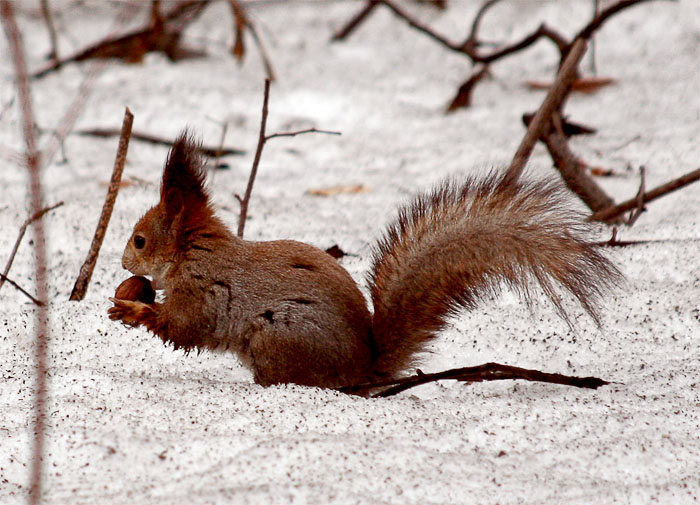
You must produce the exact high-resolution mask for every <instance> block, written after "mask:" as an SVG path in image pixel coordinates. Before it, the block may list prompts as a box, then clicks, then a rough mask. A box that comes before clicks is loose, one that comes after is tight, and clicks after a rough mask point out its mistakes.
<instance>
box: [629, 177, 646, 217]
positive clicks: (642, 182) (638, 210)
mask: <svg viewBox="0 0 700 505" xmlns="http://www.w3.org/2000/svg"><path fill="white" fill-rule="evenodd" d="M646 182H647V181H646V169H645V168H644V166H641V167H639V189H638V190H637V207H635V208H634V209H633V210H632V212H630V216H629V218H628V219H627V226H633V225H634V223H636V222H637V219H639V216H641V215H642V213H643V212H644V193H645V188H646Z"/></svg>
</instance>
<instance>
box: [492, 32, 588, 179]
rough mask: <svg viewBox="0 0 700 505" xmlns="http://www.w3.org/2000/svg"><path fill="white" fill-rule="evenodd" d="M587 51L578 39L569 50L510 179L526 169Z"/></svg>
mask: <svg viewBox="0 0 700 505" xmlns="http://www.w3.org/2000/svg"><path fill="white" fill-rule="evenodd" d="M585 53H586V41H585V40H583V39H578V40H577V41H576V42H575V43H574V45H573V47H572V48H571V50H570V51H569V54H568V55H567V57H566V59H565V60H564V64H563V65H562V66H561V69H560V70H559V73H558V74H557V78H556V79H555V81H554V83H553V84H552V87H551V88H550V89H549V91H548V92H547V96H545V98H544V101H543V102H542V105H541V106H540V108H539V110H538V111H537V113H536V114H535V117H534V118H533V119H532V121H531V122H530V126H529V127H528V129H527V133H525V137H524V138H523V140H522V142H521V143H520V146H519V147H518V150H517V151H516V152H515V156H513V161H511V163H510V166H509V167H508V171H507V173H506V176H505V177H506V178H507V179H508V180H510V181H513V182H514V181H517V180H518V178H520V174H522V172H523V170H524V169H525V165H526V164H527V160H528V159H529V158H530V154H531V153H532V150H533V149H534V148H535V144H536V143H537V141H538V140H539V139H540V138H541V137H542V136H543V135H544V134H545V133H546V132H547V130H548V129H549V128H550V127H551V126H550V124H551V117H552V113H553V112H554V111H555V110H561V108H562V105H563V102H564V99H565V98H566V96H567V95H568V93H569V88H570V87H571V83H572V82H573V81H574V79H576V74H577V71H576V69H577V68H578V64H579V62H580V61H581V58H583V55H584V54H585Z"/></svg>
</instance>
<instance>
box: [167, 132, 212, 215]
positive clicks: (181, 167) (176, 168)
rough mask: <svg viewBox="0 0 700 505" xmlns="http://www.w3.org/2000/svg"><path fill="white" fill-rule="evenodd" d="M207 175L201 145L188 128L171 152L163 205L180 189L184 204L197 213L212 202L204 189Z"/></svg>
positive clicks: (168, 160)
mask: <svg viewBox="0 0 700 505" xmlns="http://www.w3.org/2000/svg"><path fill="white" fill-rule="evenodd" d="M205 179H206V172H205V170H204V162H203V160H202V158H201V156H200V155H199V142H198V141H197V140H195V138H194V137H193V136H192V134H190V132H189V131H188V130H187V129H185V130H184V131H183V132H182V133H181V134H180V135H179V136H178V137H177V139H176V140H175V143H174V144H173V147H172V148H171V149H170V152H169V153H168V159H167V161H166V162H165V169H164V170H163V181H162V183H161V187H160V198H161V202H163V203H166V202H167V200H168V195H169V194H171V193H172V190H176V191H177V192H179V193H180V194H181V195H182V203H183V205H184V207H185V208H186V209H187V210H188V211H197V210H199V209H201V208H202V207H205V206H206V205H207V202H208V195H207V191H206V189H205V188H204V181H205Z"/></svg>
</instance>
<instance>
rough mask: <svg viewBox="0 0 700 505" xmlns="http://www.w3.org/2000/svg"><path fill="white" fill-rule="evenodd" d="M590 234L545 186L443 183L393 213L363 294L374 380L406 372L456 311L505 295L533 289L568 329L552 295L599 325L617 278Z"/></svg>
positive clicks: (553, 187) (499, 180) (491, 179)
mask: <svg viewBox="0 0 700 505" xmlns="http://www.w3.org/2000/svg"><path fill="white" fill-rule="evenodd" d="M588 232H589V225H588V224H587V223H586V222H585V221H584V218H583V216H581V215H580V214H579V213H577V212H574V211H573V210H571V208H570V206H569V205H567V203H566V199H565V195H564V193H563V191H562V190H560V189H559V188H558V185H557V184H555V183H553V182H551V181H528V182H504V179H503V177H502V175H500V174H497V173H492V174H491V175H490V176H488V177H486V178H483V179H476V178H471V179H468V180H467V181H465V182H462V183H456V182H446V183H443V184H442V185H440V186H438V187H437V188H436V189H434V190H433V191H432V192H429V193H426V194H425V195H423V196H421V197H419V198H417V199H416V200H414V201H413V202H412V203H410V204H409V205H408V206H406V207H404V208H403V209H401V210H400V211H399V215H398V217H397V218H396V220H395V222H394V223H393V224H391V225H390V226H389V228H388V230H387V231H386V233H385V235H384V237H383V238H382V239H381V240H380V241H379V243H378V244H377V246H376V247H375V251H374V259H373V266H372V269H371V272H370V278H369V285H370V292H371V296H372V302H373V305H374V318H373V323H372V330H373V334H374V338H375V340H376V345H377V350H378V358H377V361H376V363H375V368H376V370H377V372H378V373H379V375H387V376H393V375H396V374H397V373H399V372H400V371H403V370H406V369H407V368H408V367H410V365H411V364H412V362H413V360H414V358H415V357H416V354H417V353H419V352H420V351H422V350H423V349H424V347H425V345H426V343H427V342H429V341H430V340H431V339H433V338H434V337H435V335H436V333H437V332H438V331H440V330H441V329H442V328H443V327H444V325H445V323H446V321H447V319H448V318H449V317H450V316H451V315H454V314H455V312H456V311H458V310H459V309H461V308H466V309H473V308H474V307H475V306H476V305H477V303H478V302H479V301H480V300H481V299H482V298H484V297H487V296H490V295H493V294H494V293H497V292H498V291H499V290H500V289H501V286H504V285H505V286H507V287H509V288H511V289H514V290H515V291H517V292H519V293H520V294H521V295H523V298H524V299H525V300H526V301H528V302H529V300H530V290H531V288H532V287H533V285H535V284H538V285H539V286H540V287H541V288H542V290H543V291H544V293H545V294H546V295H547V296H548V297H549V299H550V300H551V301H552V302H553V303H554V305H555V307H556V308H557V311H558V312H559V314H560V315H561V316H562V317H563V318H564V319H565V320H566V321H567V322H569V319H568V317H567V314H566V312H565V311H564V307H563V305H562V301H561V299H560V296H559V293H560V292H562V291H563V292H568V293H569V294H570V295H573V297H575V298H576V299H577V300H578V301H579V302H580V304H581V305H582V306H583V308H584V309H585V310H586V312H588V314H590V315H591V317H592V318H593V319H594V320H595V321H596V323H598V324H599V317H598V310H597V309H598V300H599V297H600V295H601V294H602V293H603V292H604V291H606V290H607V289H608V288H609V287H610V286H611V285H613V284H615V283H616V282H617V281H618V280H619V279H620V273H619V271H618V270H617V269H616V267H615V266H614V265H613V264H612V263H611V262H610V261H609V260H608V259H606V258H605V257H604V256H603V255H602V254H601V253H600V251H599V248H598V246H597V245H595V244H593V243H591V242H590V241H589V233H588Z"/></svg>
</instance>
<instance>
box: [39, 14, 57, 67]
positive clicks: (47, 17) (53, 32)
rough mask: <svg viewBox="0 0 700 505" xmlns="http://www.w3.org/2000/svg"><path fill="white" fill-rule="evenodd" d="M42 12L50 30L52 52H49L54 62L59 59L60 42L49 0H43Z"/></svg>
mask: <svg viewBox="0 0 700 505" xmlns="http://www.w3.org/2000/svg"><path fill="white" fill-rule="evenodd" d="M41 13H42V15H43V16H44V21H45V22H46V29H47V30H48V32H49V40H50V42H51V52H50V53H49V59H51V61H53V62H57V61H58V42H57V38H56V26H55V25H54V23H53V14H52V13H51V6H49V0H41Z"/></svg>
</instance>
